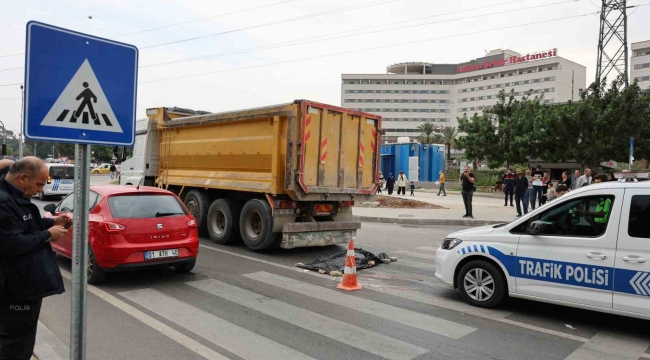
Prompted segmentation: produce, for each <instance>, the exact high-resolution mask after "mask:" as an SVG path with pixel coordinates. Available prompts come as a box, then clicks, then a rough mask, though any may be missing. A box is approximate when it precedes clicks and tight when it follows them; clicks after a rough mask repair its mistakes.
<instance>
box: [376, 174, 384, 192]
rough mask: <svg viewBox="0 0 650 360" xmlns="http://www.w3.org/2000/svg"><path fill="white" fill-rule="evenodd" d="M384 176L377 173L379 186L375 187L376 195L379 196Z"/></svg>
mask: <svg viewBox="0 0 650 360" xmlns="http://www.w3.org/2000/svg"><path fill="white" fill-rule="evenodd" d="M384 182H385V181H384V174H382V173H381V171H380V172H379V186H377V194H381V188H382V187H383V186H384Z"/></svg>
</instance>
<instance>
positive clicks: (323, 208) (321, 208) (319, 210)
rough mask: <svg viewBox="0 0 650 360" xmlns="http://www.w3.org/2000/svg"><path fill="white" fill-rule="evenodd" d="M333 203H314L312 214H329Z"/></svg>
mask: <svg viewBox="0 0 650 360" xmlns="http://www.w3.org/2000/svg"><path fill="white" fill-rule="evenodd" d="M333 209H334V205H332V204H316V205H314V214H316V215H330V214H331V213H332V210H333Z"/></svg>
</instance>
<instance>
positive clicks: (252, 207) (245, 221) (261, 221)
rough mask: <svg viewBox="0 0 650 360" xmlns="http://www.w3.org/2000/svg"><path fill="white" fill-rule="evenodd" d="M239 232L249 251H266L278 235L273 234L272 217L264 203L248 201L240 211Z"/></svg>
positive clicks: (268, 207) (255, 200)
mask: <svg viewBox="0 0 650 360" xmlns="http://www.w3.org/2000/svg"><path fill="white" fill-rule="evenodd" d="M239 231H240V232H241V237H242V240H244V244H246V246H248V247H249V248H250V249H251V250H266V249H268V248H270V247H271V246H273V244H274V243H275V241H276V240H277V238H278V236H279V233H275V234H274V233H273V215H272V212H271V207H270V206H269V204H268V203H267V202H266V201H263V200H259V199H253V200H249V201H248V202H247V203H246V205H244V208H243V209H242V210H241V216H240V218H239Z"/></svg>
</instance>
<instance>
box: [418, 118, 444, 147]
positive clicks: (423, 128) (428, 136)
mask: <svg viewBox="0 0 650 360" xmlns="http://www.w3.org/2000/svg"><path fill="white" fill-rule="evenodd" d="M417 129H418V130H419V131H420V132H421V133H422V134H421V135H420V136H418V140H419V141H420V142H421V143H423V144H432V143H434V140H435V139H436V135H437V134H435V133H436V132H437V131H438V130H439V127H438V126H437V125H434V124H432V123H430V122H425V123H424V124H421V125H420V126H418V127H417Z"/></svg>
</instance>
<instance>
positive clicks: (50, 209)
mask: <svg viewBox="0 0 650 360" xmlns="http://www.w3.org/2000/svg"><path fill="white" fill-rule="evenodd" d="M43 210H45V211H47V212H49V213H50V214H52V215H56V205H55V204H47V205H45V207H44V208H43Z"/></svg>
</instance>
